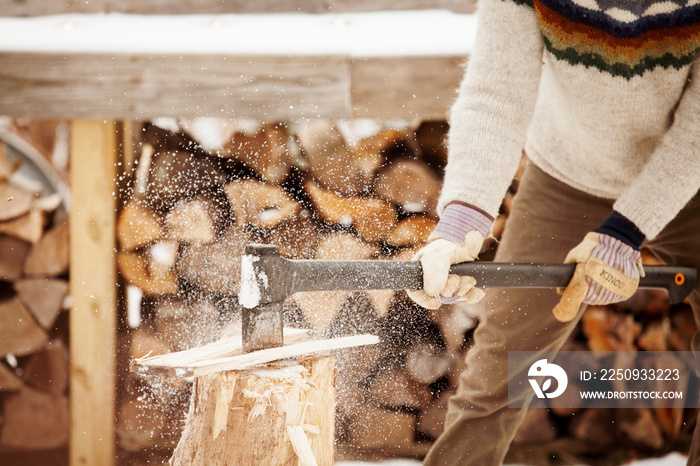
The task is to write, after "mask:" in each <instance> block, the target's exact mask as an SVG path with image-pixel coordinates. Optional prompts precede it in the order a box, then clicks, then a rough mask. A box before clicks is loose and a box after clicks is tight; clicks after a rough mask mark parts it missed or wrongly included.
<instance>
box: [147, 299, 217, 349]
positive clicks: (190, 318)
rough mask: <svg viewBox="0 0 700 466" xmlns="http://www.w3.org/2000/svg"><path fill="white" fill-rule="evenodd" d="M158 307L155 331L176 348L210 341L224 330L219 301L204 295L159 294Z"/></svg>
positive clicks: (196, 345) (184, 347)
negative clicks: (161, 296) (184, 297)
mask: <svg viewBox="0 0 700 466" xmlns="http://www.w3.org/2000/svg"><path fill="white" fill-rule="evenodd" d="M155 311H156V319H155V325H156V332H157V333H158V335H159V336H160V338H162V339H163V340H164V341H166V342H167V343H168V344H169V345H170V347H171V348H172V349H173V350H175V351H179V350H184V349H188V348H194V347H198V346H202V345H204V344H207V343H211V342H212V341H214V340H216V339H217V337H218V335H219V331H220V330H221V328H220V324H219V322H218V317H219V311H218V310H217V308H216V303H215V302H214V301H213V300H212V299H208V298H207V297H204V296H198V297H191V298H189V299H182V298H177V297H173V296H168V297H165V298H160V299H159V300H158V302H157V303H156V305H155Z"/></svg>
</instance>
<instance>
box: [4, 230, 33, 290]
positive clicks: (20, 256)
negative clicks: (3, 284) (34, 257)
mask: <svg viewBox="0 0 700 466" xmlns="http://www.w3.org/2000/svg"><path fill="white" fill-rule="evenodd" d="M31 247H32V245H31V243H28V242H26V241H23V240H21V239H18V238H15V237H12V236H7V235H2V234H0V280H5V281H10V282H11V281H15V280H19V278H20V277H21V276H22V273H23V270H24V263H25V261H26V260H27V256H28V255H29V250H30V249H31Z"/></svg>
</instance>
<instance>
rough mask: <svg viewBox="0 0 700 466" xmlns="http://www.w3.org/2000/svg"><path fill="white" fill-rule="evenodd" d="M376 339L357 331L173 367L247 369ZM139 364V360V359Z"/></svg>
mask: <svg viewBox="0 0 700 466" xmlns="http://www.w3.org/2000/svg"><path fill="white" fill-rule="evenodd" d="M377 343H379V338H378V337H376V336H374V335H354V336H350V337H341V338H331V339H328V340H314V341H304V342H301V343H294V344H290V345H285V346H282V347H278V348H269V349H264V350H260V351H254V352H252V353H246V354H240V355H236V356H226V357H220V358H209V359H205V360H202V361H198V362H194V363H189V364H187V365H183V366H178V367H174V370H175V373H176V375H178V376H180V377H201V376H205V375H209V374H215V373H217V372H224V371H233V370H241V369H246V368H249V367H252V366H256V365H260V364H267V363H269V362H273V361H279V360H280V359H289V358H295V357H298V356H303V355H306V354H311V353H320V352H323V351H332V350H337V349H344V348H353V347H356V346H365V345H375V344H377ZM137 364H139V363H138V362H137Z"/></svg>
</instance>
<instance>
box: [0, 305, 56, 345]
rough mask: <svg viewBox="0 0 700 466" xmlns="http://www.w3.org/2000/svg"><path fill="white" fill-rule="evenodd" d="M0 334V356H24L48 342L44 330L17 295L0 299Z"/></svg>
mask: <svg viewBox="0 0 700 466" xmlns="http://www.w3.org/2000/svg"><path fill="white" fill-rule="evenodd" d="M0 336H1V338H0V357H5V356H6V355H8V354H13V355H15V356H26V355H28V354H31V353H34V352H36V351H39V350H40V349H42V348H44V347H45V346H46V344H47V343H48V342H49V337H48V335H47V334H46V332H45V331H44V330H43V329H42V328H41V326H40V325H39V324H37V323H36V321H35V320H34V318H33V317H32V315H31V314H30V313H29V311H27V309H26V308H25V307H24V305H23V304H22V301H20V299H19V298H17V297H13V298H11V299H7V300H4V301H0Z"/></svg>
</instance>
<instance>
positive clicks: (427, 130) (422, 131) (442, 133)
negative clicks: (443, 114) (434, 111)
mask: <svg viewBox="0 0 700 466" xmlns="http://www.w3.org/2000/svg"><path fill="white" fill-rule="evenodd" d="M449 128H450V125H448V124H447V122H446V121H423V122H421V124H420V126H418V128H416V132H415V138H416V142H417V143H418V147H420V149H421V152H422V153H423V157H425V158H426V159H427V160H428V161H430V162H432V165H433V166H436V167H443V166H444V165H445V164H446V163H447V145H446V144H445V140H446V138H447V131H448V130H449Z"/></svg>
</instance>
